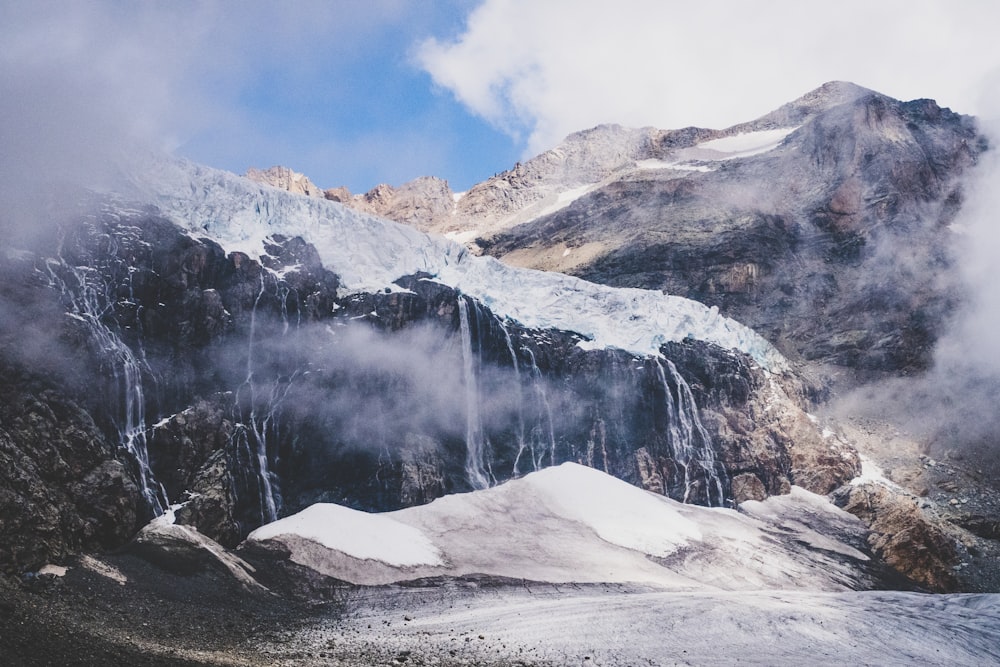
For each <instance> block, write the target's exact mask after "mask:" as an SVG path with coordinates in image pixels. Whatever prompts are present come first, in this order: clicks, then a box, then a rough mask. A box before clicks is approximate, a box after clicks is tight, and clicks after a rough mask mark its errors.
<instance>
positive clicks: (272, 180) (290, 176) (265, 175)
mask: <svg viewBox="0 0 1000 667" xmlns="http://www.w3.org/2000/svg"><path fill="white" fill-rule="evenodd" d="M246 177H247V178H249V179H250V180H251V181H254V182H257V183H262V184H264V185H270V186H272V187H275V188H279V189H281V190H287V191H288V192H294V193H295V194H300V195H305V196H307V197H323V196H324V194H323V190H321V189H320V188H319V187H318V186H317V185H316V184H315V183H313V182H312V181H310V180H309V178H308V177H307V176H306V175H305V174H300V173H299V172H297V171H292V170H291V169H289V168H288V167H281V166H274V167H271V168H270V169H263V170H262V169H257V168H255V167H251V168H250V169H247V173H246Z"/></svg>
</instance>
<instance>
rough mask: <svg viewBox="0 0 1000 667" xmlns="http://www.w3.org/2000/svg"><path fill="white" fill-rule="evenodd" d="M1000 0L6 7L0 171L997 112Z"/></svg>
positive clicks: (515, 154)
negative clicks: (129, 152) (854, 99)
mask: <svg viewBox="0 0 1000 667" xmlns="http://www.w3.org/2000/svg"><path fill="white" fill-rule="evenodd" d="M997 25H1000V3H996V2H995V1H994V0H948V1H944V0H905V1H904V0H864V1H862V0H841V1H840V2H838V3H836V4H829V5H823V4H817V3H803V2H801V1H800V0H797V1H795V2H793V1H791V0H768V1H766V2H765V1H763V0H756V1H754V0H749V1H745V2H742V1H741V2H737V1H735V0H702V1H701V2H698V3H692V2H690V1H689V0H618V1H617V2H614V3H611V2H605V1H603V0H435V1H433V2H432V1H429V0H288V2H284V3H275V2H273V1H272V2H264V1H262V0H244V1H242V2H236V1H234V0H173V1H171V2H167V1H161V2H152V1H148V0H147V1H137V0H136V1H126V0H89V1H88V2H75V1H74V2H71V1H66V0H36V1H34V2H27V1H21V0H0V44H3V48H2V49H0V150H2V155H3V158H2V161H0V181H9V179H10V178H12V177H13V175H14V174H15V173H21V172H24V173H37V172H43V173H45V174H47V175H49V176H51V177H53V178H70V177H72V176H76V177H81V176H93V175H94V174H96V173H99V172H100V171H101V166H102V165H103V164H105V163H106V162H107V154H108V150H109V148H110V147H117V148H120V147H122V146H129V145H132V144H131V143H130V142H134V141H144V142H148V143H151V144H153V145H155V146H157V147H159V148H163V149H166V150H168V151H172V152H174V153H176V154H179V155H182V156H186V157H189V158H191V159H194V160H196V161H199V162H202V163H205V164H208V165H210V166H214V167H219V168H223V169H228V170H230V171H234V172H236V173H243V172H245V171H246V169H247V168H249V167H252V166H253V167H261V168H265V167H268V166H271V165H274V164H282V165H285V166H288V167H291V168H293V169H295V170H297V171H300V172H303V173H305V174H307V175H308V176H309V177H310V178H311V179H312V180H313V181H314V182H316V183H317V184H318V185H320V186H321V187H333V186H337V185H346V186H348V187H349V188H350V189H351V191H352V192H364V191H366V190H368V189H370V188H372V187H374V186H375V185H376V184H378V183H382V182H385V183H389V184H391V185H399V184H401V183H403V182H405V181H407V180H409V179H412V178H414V177H416V176H420V175H425V174H429V175H436V176H440V177H443V178H446V179H447V180H448V181H449V182H450V184H451V185H452V187H453V189H455V190H464V189H466V188H468V187H469V186H470V185H472V184H473V183H476V182H478V181H481V180H483V179H485V178H487V177H489V176H491V175H493V174H494V173H496V172H498V171H502V170H504V169H507V168H509V167H511V166H512V165H513V164H514V163H515V162H516V161H517V160H521V159H525V158H527V157H530V156H532V155H535V154H537V153H539V152H541V151H542V150H545V149H548V148H551V147H553V146H555V145H556V144H557V143H558V142H559V141H560V140H561V139H562V138H563V137H565V136H566V135H567V134H568V133H570V132H573V131H576V130H581V129H585V128H588V127H592V126H594V125H596V124H599V123H607V122H614V123H620V124H623V125H629V126H642V125H653V126H656V127H660V128H676V127H684V126H687V125H701V126H706V127H726V126H728V125H731V124H735V123H737V122H741V121H744V120H749V119H752V118H755V117H757V116H759V115H762V114H764V113H766V112H767V111H769V110H771V109H773V108H775V107H777V106H779V105H781V104H783V103H784V102H787V101H789V100H791V99H794V98H795V97H798V96H799V95H801V94H803V93H805V92H806V91H808V90H811V89H813V88H815V87H817V86H819V85H820V84H822V83H824V82H825V81H829V80H833V79H841V80H851V81H854V82H856V83H858V84H860V85H864V86H867V87H869V88H874V89H876V90H879V91H880V92H884V93H886V94H889V95H891V96H894V97H897V98H900V99H913V98H916V97H931V98H934V99H937V100H938V101H939V102H940V103H941V104H942V105H944V106H949V107H951V108H953V109H955V110H957V111H960V112H964V113H973V114H980V115H986V116H991V115H998V114H997V113H995V111H996V110H998V109H1000V50H997V49H996V48H994V44H995V38H994V36H993V34H992V33H993V32H994V30H995V26H997Z"/></svg>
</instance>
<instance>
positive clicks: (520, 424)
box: [497, 318, 527, 477]
mask: <svg viewBox="0 0 1000 667" xmlns="http://www.w3.org/2000/svg"><path fill="white" fill-rule="evenodd" d="M497 322H498V323H499V324H500V330H501V331H503V337H504V341H505V342H506V343H507V351H508V352H509V353H510V361H511V364H513V366H514V386H515V388H516V391H517V433H516V435H515V437H516V438H517V456H515V457H514V465H513V470H512V471H511V474H512V475H513V476H514V477H519V476H520V475H521V471H520V470H519V469H518V466H519V464H520V462H521V456H522V455H523V454H524V451H525V450H526V449H527V445H526V443H525V440H524V394H523V392H522V391H521V370H520V364H518V362H517V353H516V352H515V351H514V342H513V341H512V340H511V338H510V332H509V331H508V330H507V327H506V326H505V325H504V323H503V321H502V320H500V319H499V318H498V319H497Z"/></svg>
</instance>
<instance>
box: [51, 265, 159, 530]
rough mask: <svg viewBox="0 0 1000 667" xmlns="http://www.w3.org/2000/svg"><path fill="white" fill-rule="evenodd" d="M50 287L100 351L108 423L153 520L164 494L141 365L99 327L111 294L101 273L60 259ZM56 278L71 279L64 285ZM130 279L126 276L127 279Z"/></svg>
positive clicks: (110, 308)
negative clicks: (152, 451)
mask: <svg viewBox="0 0 1000 667" xmlns="http://www.w3.org/2000/svg"><path fill="white" fill-rule="evenodd" d="M46 269H47V271H48V282H49V286H50V287H52V288H53V289H58V290H59V292H60V294H61V295H62V297H63V300H64V303H65V304H66V306H67V307H68V308H69V310H68V311H67V312H68V314H69V315H70V316H71V317H73V318H75V319H76V320H78V321H80V322H82V323H83V324H84V325H85V326H86V328H87V331H88V333H89V334H90V336H91V338H92V340H93V341H94V343H95V344H96V345H97V347H98V349H100V351H101V364H102V366H104V367H105V368H107V369H108V370H109V371H110V373H111V376H112V378H113V380H114V385H115V396H114V399H115V400H114V401H113V404H114V406H115V411H114V414H113V417H112V418H113V421H114V424H115V429H116V431H117V432H118V443H119V445H120V446H121V447H124V448H125V450H126V451H127V452H128V453H129V454H130V455H131V456H132V458H134V459H135V461H136V463H137V464H138V467H139V480H138V481H139V486H140V489H141V491H142V496H143V498H144V499H145V500H146V503H147V504H148V505H149V508H150V509H151V510H152V512H153V514H154V515H155V516H159V515H161V514H163V512H164V510H165V509H166V506H167V495H166V491H164V489H163V487H162V486H161V485H160V484H159V483H158V482H157V481H156V478H155V477H154V475H153V471H152V469H151V468H150V466H149V452H148V450H147V448H146V402H145V396H144V393H143V386H142V376H143V369H144V367H145V366H146V364H145V360H144V359H143V357H142V354H141V348H140V355H139V356H136V354H135V353H134V352H133V351H132V349H131V348H130V347H129V346H128V345H126V344H125V342H124V341H123V340H122V339H121V337H120V336H119V335H118V334H117V333H116V332H115V331H114V330H113V329H112V328H111V327H109V326H108V325H107V324H106V323H105V322H104V317H105V316H106V315H109V314H113V312H114V299H113V289H112V286H111V285H108V284H107V282H106V281H105V280H104V279H103V277H102V276H101V274H100V273H99V272H98V271H97V270H96V269H94V268H92V267H88V266H77V267H72V266H69V265H68V264H67V263H66V262H65V261H64V260H63V259H62V258H61V257H60V258H59V259H49V260H47V262H46ZM60 274H64V275H66V276H67V278H71V279H72V283H73V284H69V283H68V282H67V280H66V279H64V278H63V277H62V276H61V275H60ZM129 275H130V276H131V274H129Z"/></svg>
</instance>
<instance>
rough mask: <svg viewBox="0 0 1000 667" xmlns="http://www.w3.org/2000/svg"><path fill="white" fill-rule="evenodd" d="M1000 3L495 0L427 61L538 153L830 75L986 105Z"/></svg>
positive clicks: (777, 101)
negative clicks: (616, 127)
mask: <svg viewBox="0 0 1000 667" xmlns="http://www.w3.org/2000/svg"><path fill="white" fill-rule="evenodd" d="M998 19H1000V4H997V3H995V2H993V1H992V0H966V1H964V2H955V1H951V2H949V1H947V0H924V1H922V2H915V1H913V0H881V1H872V0H843V1H842V2H839V3H824V4H822V5H821V4H817V3H805V2H801V1H800V0H799V1H790V0H769V1H767V2H764V1H762V0H758V1H756V2H729V1H724V0H706V1H703V2H698V3H693V2H687V1H684V0H681V1H664V0H621V1H619V2H616V3H608V2H604V1H603V0H548V1H547V2H535V1H534V0H486V1H485V2H484V3H483V4H482V5H481V6H479V7H478V8H477V9H476V10H475V11H473V12H472V13H471V14H470V16H469V18H468V22H467V25H466V29H465V31H464V32H463V33H462V34H461V35H459V36H457V37H456V38H455V39H454V40H451V41H439V40H433V39H432V40H428V41H426V42H425V43H424V44H423V45H422V46H421V48H420V49H419V52H418V60H419V62H420V63H421V65H422V66H423V67H424V68H425V69H426V70H427V71H428V72H429V73H430V74H431V76H432V77H433V79H434V81H435V83H436V84H437V85H439V86H441V87H443V88H445V89H447V90H449V91H451V92H452V93H453V94H454V95H455V97H456V98H457V99H458V100H459V101H460V102H462V103H463V104H465V105H466V106H467V107H468V108H469V109H471V110H472V111H473V112H474V113H476V114H478V115H480V116H482V117H484V118H486V119H488V120H489V121H490V122H492V123H494V124H495V125H496V126H498V127H500V128H502V129H503V130H505V131H506V132H508V133H510V134H511V135H512V136H515V137H516V138H518V139H521V140H524V141H525V142H526V148H527V154H528V155H532V154H535V153H537V152H539V151H541V150H544V149H546V148H549V147H551V146H552V145H554V144H556V143H558V142H559V141H560V140H561V139H562V138H563V137H564V136H565V135H567V134H568V133H570V132H573V131H577V130H580V129H584V128H587V127H591V126H593V125H596V124H599V123H605V122H614V123H621V124H624V125H629V126H644V125H654V126H657V127H661V128H677V127H684V126H687V125H701V126H708V127H726V126H728V125H732V124H735V123H737V122H741V121H744V120H750V119H752V118H755V117H757V116H760V115H763V114H764V113H766V112H767V111H770V110H771V109H773V108H776V107H777V106H780V105H781V104H783V103H784V102H787V101H790V100H792V99H794V98H796V97H798V96H799V95H801V94H803V93H805V92H807V91H809V90H811V89H813V88H815V87H817V86H819V85H820V84H822V83H824V82H826V81H829V80H849V81H853V82H855V83H858V84H860V85H863V86H866V87H869V88H873V89H875V90H878V91H880V92H883V93H886V94H888V95H891V96H893V97H897V98H901V99H913V98H917V97H932V98H935V99H937V100H938V101H939V103H941V104H942V105H944V106H951V107H952V108H954V109H956V110H958V111H961V112H964V113H976V112H977V111H978V109H977V103H978V102H979V101H980V99H981V97H982V91H981V90H980V89H979V88H980V87H981V85H982V84H983V82H984V80H985V77H986V76H987V74H988V73H989V72H990V71H991V70H994V69H995V68H997V67H998V66H1000V52H997V51H996V49H995V48H993V39H994V37H993V33H994V32H995V27H996V25H1000V20H998Z"/></svg>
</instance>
